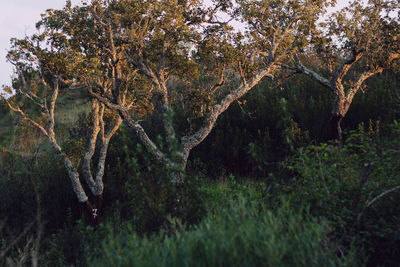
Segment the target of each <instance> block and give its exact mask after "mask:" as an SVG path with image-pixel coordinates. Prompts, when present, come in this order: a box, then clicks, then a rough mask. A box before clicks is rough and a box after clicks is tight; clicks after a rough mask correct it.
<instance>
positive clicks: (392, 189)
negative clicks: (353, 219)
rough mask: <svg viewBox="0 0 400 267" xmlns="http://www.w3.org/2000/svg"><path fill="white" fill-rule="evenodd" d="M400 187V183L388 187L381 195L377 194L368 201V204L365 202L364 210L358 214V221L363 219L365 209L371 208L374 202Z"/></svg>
mask: <svg viewBox="0 0 400 267" xmlns="http://www.w3.org/2000/svg"><path fill="white" fill-rule="evenodd" d="M398 189H400V185H397V186H395V187H393V188H391V189H388V190H386V191H384V192H382V193H380V194H379V195H377V196H376V197H374V198H373V199H371V200H369V201H367V202H366V204H365V207H364V210H363V211H362V212H360V213H359V214H358V216H357V221H359V220H360V219H361V216H362V215H363V214H364V211H365V210H366V209H367V208H369V207H370V206H371V205H372V204H374V203H375V202H376V201H378V200H379V199H380V198H382V197H384V196H385V195H387V194H389V193H391V192H393V191H396V190H398Z"/></svg>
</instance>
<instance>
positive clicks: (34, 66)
mask: <svg viewBox="0 0 400 267" xmlns="http://www.w3.org/2000/svg"><path fill="white" fill-rule="evenodd" d="M84 9H85V7H83V8H81V9H80V10H79V9H76V11H79V12H80V13H79V14H80V15H83V14H85V13H84V12H83V11H84ZM65 10H71V6H70V2H67V5H66V7H65ZM65 10H64V11H65ZM77 13H78V12H77ZM55 14H57V12H56V11H53V10H48V11H47V16H43V18H42V20H41V21H40V22H39V23H38V24H37V27H38V29H42V30H43V32H42V33H40V34H34V35H32V36H31V37H26V38H24V39H21V40H18V39H13V40H12V49H11V50H10V51H9V53H8V55H7V58H8V61H9V62H10V63H11V64H13V65H14V67H15V70H16V72H17V78H16V79H15V80H14V84H13V85H14V89H15V90H16V92H17V93H16V95H15V96H13V97H11V98H9V99H5V100H6V102H7V104H8V106H9V108H10V109H11V110H12V111H14V112H16V113H17V114H19V115H20V116H21V118H22V119H23V120H24V121H27V122H28V123H30V124H31V125H33V126H34V127H36V128H38V129H39V130H40V131H41V132H42V133H43V134H44V135H45V136H46V137H47V138H48V141H49V142H50V144H51V146H52V148H53V150H54V151H55V153H56V154H57V155H59V157H60V158H61V159H62V161H63V163H64V166H65V168H66V170H67V172H68V175H69V178H70V180H71V183H72V187H73V189H74V192H75V194H76V196H77V198H78V200H79V202H81V203H83V204H84V206H85V207H86V209H87V211H88V213H89V216H90V218H91V223H92V224H95V223H96V222H97V218H98V216H99V212H100V209H101V207H102V199H103V189H104V184H103V176H104V168H105V160H106V155H107V149H108V146H109V142H110V139H111V137H112V136H113V135H114V134H115V132H116V131H117V130H118V128H119V126H120V124H121V122H122V119H121V118H120V117H119V116H118V114H107V113H106V112H105V106H104V105H103V104H101V103H99V101H97V100H96V99H92V107H91V117H92V127H91V128H90V129H89V134H88V138H87V139H88V140H87V143H88V145H87V148H86V150H85V154H84V156H83V159H82V161H83V166H82V170H83V172H82V174H83V177H84V179H85V181H86V182H87V184H88V186H89V188H90V191H91V193H92V194H93V195H94V196H95V199H96V201H95V202H94V203H93V204H92V203H91V202H90V201H89V198H88V196H87V194H86V192H85V190H84V188H83V186H82V184H81V181H80V178H79V177H80V175H79V172H78V166H77V164H75V163H74V160H73V159H72V157H71V155H68V154H67V153H66V152H65V151H64V150H63V149H62V147H61V145H60V144H59V141H58V140H57V136H56V131H55V125H56V118H55V108H56V103H57V97H58V95H59V92H60V90H61V91H66V90H71V88H74V87H75V90H78V88H76V86H78V83H77V82H76V80H77V77H83V76H85V77H86V79H89V78H88V77H90V74H93V73H96V72H99V71H101V70H99V66H100V65H99V64H96V62H95V61H93V60H89V61H85V62H84V61H82V60H80V58H81V56H82V55H81V54H79V53H77V51H78V49H79V48H82V49H87V47H80V46H79V44H78V43H72V42H73V40H71V39H68V37H67V36H66V34H65V32H60V31H59V29H58V28H57V25H60V24H59V22H60V20H57V19H56V18H57V15H55ZM86 14H87V13H86ZM76 15H78V14H76ZM74 19H75V21H74ZM78 21H79V22H81V23H82V22H83V21H85V16H76V17H75V18H73V19H72V20H71V21H70V22H71V23H77V22H78ZM81 25H82V26H84V24H81ZM64 26H66V27H71V26H72V24H66V25H64ZM75 29H77V27H76V28H75ZM85 53H86V55H90V53H93V51H91V50H90V49H87V50H85ZM85 59H88V57H86V58H85ZM18 99H22V100H23V101H17V100H18ZM27 101H30V102H32V103H33V104H34V105H35V107H37V108H38V109H35V108H31V109H24V107H23V105H24V104H25V103H26V102H27ZM82 138H85V137H84V136H82ZM97 144H99V147H100V148H99V157H98V161H97V166H96V167H97V170H96V174H95V175H93V172H92V167H91V163H92V158H93V155H94V153H95V149H96V145H97Z"/></svg>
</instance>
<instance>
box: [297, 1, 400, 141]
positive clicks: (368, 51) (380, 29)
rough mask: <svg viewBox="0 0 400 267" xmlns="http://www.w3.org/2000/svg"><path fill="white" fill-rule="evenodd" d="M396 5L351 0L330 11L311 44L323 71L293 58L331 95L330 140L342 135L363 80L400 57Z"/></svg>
mask: <svg viewBox="0 0 400 267" xmlns="http://www.w3.org/2000/svg"><path fill="white" fill-rule="evenodd" d="M399 8H400V4H399V3H398V1H380V0H377V1H370V2H369V3H368V5H366V6H363V4H362V3H360V2H359V1H353V2H352V3H351V4H350V5H349V6H348V7H345V8H344V9H343V10H341V11H338V12H337V13H335V14H333V16H331V18H330V19H329V20H328V21H327V22H326V23H324V24H323V25H322V27H323V28H322V29H321V31H320V32H319V33H318V34H317V35H316V36H315V37H314V40H313V42H312V43H311V46H312V52H311V55H316V56H318V58H319V59H320V60H321V62H323V64H324V66H325V68H324V69H323V70H319V71H317V72H315V71H314V70H313V68H307V67H305V66H304V65H303V64H302V63H301V60H300V59H299V58H298V57H296V62H295V66H296V69H297V70H298V71H299V72H301V73H303V74H305V75H307V76H308V77H310V78H311V79H314V80H315V81H317V82H319V83H320V84H322V85H323V86H325V87H327V88H328V89H329V90H330V91H332V93H333V94H334V103H333V108H332V118H331V122H330V124H331V136H332V138H333V139H339V140H340V139H341V138H342V131H341V128H340V123H341V120H342V119H343V117H344V116H345V115H346V114H347V111H348V110H349V107H350V105H351V103H352V101H353V98H354V96H355V95H356V94H357V92H358V91H360V90H363V87H364V84H365V81H366V80H367V79H368V78H370V77H371V76H373V75H376V74H378V73H382V71H383V70H384V69H387V68H390V67H391V66H392V65H393V61H395V60H396V59H398V58H399V57H400V54H399V41H398V40H399V31H398V29H399V27H398V26H399V25H398V19H397V18H396V17H395V16H393V12H398V11H399ZM323 71H327V73H326V74H325V73H323Z"/></svg>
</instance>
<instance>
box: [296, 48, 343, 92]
mask: <svg viewBox="0 0 400 267" xmlns="http://www.w3.org/2000/svg"><path fill="white" fill-rule="evenodd" d="M294 58H295V66H296V69H297V70H298V71H300V72H301V73H303V74H305V75H307V76H308V77H310V78H311V79H313V80H314V81H316V82H319V83H320V84H322V85H323V86H325V87H328V88H329V89H330V90H331V91H332V92H333V93H334V92H335V87H334V86H333V85H332V84H331V82H330V81H329V80H328V79H326V78H324V77H322V76H321V75H319V74H318V73H316V72H315V71H313V70H311V69H309V68H307V67H305V66H304V65H303V64H302V63H301V62H300V59H299V58H298V56H297V55H295V56H294Z"/></svg>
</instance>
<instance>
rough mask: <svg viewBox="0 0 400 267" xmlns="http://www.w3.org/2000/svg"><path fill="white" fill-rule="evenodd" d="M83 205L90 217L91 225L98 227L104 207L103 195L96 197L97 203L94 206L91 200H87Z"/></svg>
mask: <svg viewBox="0 0 400 267" xmlns="http://www.w3.org/2000/svg"><path fill="white" fill-rule="evenodd" d="M82 204H83V206H84V208H85V210H86V212H87V214H88V216H89V223H90V225H91V226H96V225H97V224H98V223H99V215H100V212H101V209H102V207H103V194H100V195H97V196H96V202H95V204H94V205H92V203H90V201H89V200H86V201H85V202H83V203H82Z"/></svg>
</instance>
